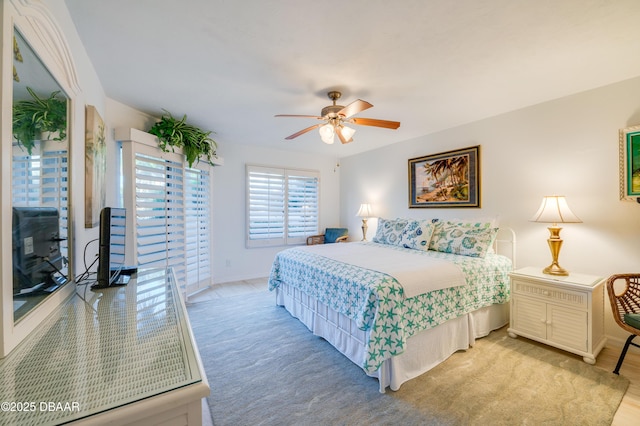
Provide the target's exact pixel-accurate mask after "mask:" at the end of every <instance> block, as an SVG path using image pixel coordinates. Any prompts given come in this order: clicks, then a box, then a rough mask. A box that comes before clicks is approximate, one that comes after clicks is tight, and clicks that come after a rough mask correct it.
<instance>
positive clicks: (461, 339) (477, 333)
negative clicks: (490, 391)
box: [269, 219, 515, 392]
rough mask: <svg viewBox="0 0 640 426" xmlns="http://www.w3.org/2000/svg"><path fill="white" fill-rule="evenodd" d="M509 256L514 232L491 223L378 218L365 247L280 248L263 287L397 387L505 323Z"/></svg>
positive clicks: (359, 244)
mask: <svg viewBox="0 0 640 426" xmlns="http://www.w3.org/2000/svg"><path fill="white" fill-rule="evenodd" d="M469 241H472V244H470V243H469ZM514 257H515V235H514V234H513V232H512V231H511V230H508V229H507V230H499V229H498V228H497V227H495V226H493V224H492V223H491V222H452V221H438V220H429V221H426V220H412V219H393V220H386V219H379V223H378V230H377V231H376V236H375V237H374V239H373V241H372V242H357V243H356V242H353V243H348V244H338V245H317V246H305V247H294V248H290V249H286V250H283V251H281V252H279V253H278V254H277V255H276V257H275V259H274V262H273V265H272V268H271V273H270V276H269V289H270V290H273V291H275V293H276V303H277V304H278V305H280V306H284V307H285V308H286V309H287V311H289V312H290V313H291V315H292V316H293V317H295V318H297V319H299V320H300V321H301V322H302V323H303V324H305V325H306V326H307V328H309V330H310V331H311V332H313V333H314V334H316V335H318V336H320V337H322V338H324V339H325V340H327V341H328V342H329V343H331V344H332V345H333V346H334V347H335V348H336V349H338V350H339V351H340V352H341V353H343V354H344V355H345V356H346V357H347V358H349V359H350V360H351V361H352V362H354V363H355V364H356V365H358V366H359V367H361V368H362V369H363V370H364V372H365V373H366V374H367V375H369V376H372V377H375V378H377V379H378V382H379V390H380V392H384V391H385V389H386V388H387V387H389V388H390V389H392V390H394V391H395V390H398V389H399V388H400V386H401V385H402V384H403V383H404V382H406V381H407V380H410V379H412V378H414V377H417V376H419V375H421V374H423V373H425V372H426V371H428V370H430V369H431V368H433V367H435V366H436V365H438V364H439V363H441V362H442V361H444V360H446V359H447V358H448V357H449V356H450V355H451V354H453V353H454V352H456V351H458V350H466V349H468V348H469V347H470V346H473V344H474V343H475V339H477V338H480V337H483V336H486V335H488V334H489V333H490V332H491V331H492V330H495V329H498V328H500V327H502V326H504V325H505V324H507V323H508V320H509V307H508V301H509V276H508V273H509V272H510V271H511V270H512V269H513V266H514V265H513V259H514Z"/></svg>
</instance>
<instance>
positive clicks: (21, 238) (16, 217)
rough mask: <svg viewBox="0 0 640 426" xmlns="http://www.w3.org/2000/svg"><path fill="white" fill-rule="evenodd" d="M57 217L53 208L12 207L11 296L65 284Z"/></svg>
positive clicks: (56, 212) (46, 289)
mask: <svg viewBox="0 0 640 426" xmlns="http://www.w3.org/2000/svg"><path fill="white" fill-rule="evenodd" d="M59 217H60V215H59V213H58V210H57V209H56V208H53V207H13V217H12V220H13V225H12V229H13V231H12V245H13V250H12V254H13V293H14V295H26V294H29V293H37V292H41V291H53V290H55V289H56V288H58V287H59V286H60V285H62V284H64V283H65V282H66V281H67V277H66V276H65V275H64V274H63V273H62V269H63V267H64V265H63V257H62V254H61V253H60V218H59Z"/></svg>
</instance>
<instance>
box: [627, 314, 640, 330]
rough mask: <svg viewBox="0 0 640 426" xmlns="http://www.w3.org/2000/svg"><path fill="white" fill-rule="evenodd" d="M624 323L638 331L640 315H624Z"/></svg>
mask: <svg viewBox="0 0 640 426" xmlns="http://www.w3.org/2000/svg"><path fill="white" fill-rule="evenodd" d="M624 323H625V324H627V325H630V326H631V327H633V328H637V329H639V330H640V314H624Z"/></svg>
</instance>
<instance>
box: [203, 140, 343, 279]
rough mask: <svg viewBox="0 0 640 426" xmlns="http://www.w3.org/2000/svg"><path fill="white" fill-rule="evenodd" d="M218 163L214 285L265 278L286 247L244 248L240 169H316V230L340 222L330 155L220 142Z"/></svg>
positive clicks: (337, 188) (336, 172)
mask: <svg viewBox="0 0 640 426" xmlns="http://www.w3.org/2000/svg"><path fill="white" fill-rule="evenodd" d="M218 154H219V155H221V156H222V157H223V158H224V165H223V166H220V167H215V168H214V171H213V200H214V202H213V204H214V207H213V239H214V244H213V251H214V253H213V258H214V264H213V277H214V282H215V283H221V282H228V281H237V280H243V279H249V278H257V277H265V276H267V275H268V274H269V271H270V270H271V263H272V262H273V259H274V256H275V254H276V253H277V252H278V251H280V250H283V249H284V248H286V247H282V246H279V247H264V248H250V249H249V248H246V247H245V235H246V232H245V217H246V215H245V196H246V191H245V181H246V179H245V166H246V164H256V165H265V166H274V167H290V168H301V169H308V170H319V171H320V199H321V202H320V229H321V230H324V228H326V227H332V226H338V225H341V223H340V204H339V198H340V195H339V194H340V167H336V165H337V163H338V161H337V159H336V158H334V157H328V156H320V155H317V154H304V153H300V152H291V151H286V150H274V149H267V148H261V147H256V146H249V145H240V144H234V143H224V142H221V143H220V146H219V150H218Z"/></svg>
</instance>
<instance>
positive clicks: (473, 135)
mask: <svg viewBox="0 0 640 426" xmlns="http://www.w3.org/2000/svg"><path fill="white" fill-rule="evenodd" d="M428 119H429V117H425V120H428ZM637 124H640V78H636V79H632V80H628V81H624V82H621V83H617V84H613V85H610V86H606V87H603V88H599V89H596V90H591V91H588V92H584V93H580V94H577V95H574V96H570V97H566V98H562V99H557V100H553V101H550V102H546V103H543V104H539V105H535V106H532V107H529V108H525V109H521V110H518V111H513V112H510V113H507V114H503V115H500V116H497V117H493V118H489V119H486V120H482V121H478V122H475V123H472V124H468V125H464V126H460V127H457V128H454V129H449V130H446V131H443V132H439V133H436V134H431V135H426V136H423V137H420V138H416V139H413V140H410V141H406V142H402V143H398V144H395V145H393V146H389V147H385V148H382V149H378V150H376V151H370V152H367V153H363V154H360V155H356V156H352V157H347V158H343V159H342V161H341V163H342V167H341V169H342V181H341V204H342V207H343V208H342V210H341V218H342V222H343V223H344V224H345V225H348V226H349V228H350V233H351V234H354V233H357V232H361V231H360V225H361V222H360V220H359V219H358V218H356V217H354V214H355V212H356V211H357V208H358V205H359V203H360V202H364V201H368V202H371V203H372V205H373V208H374V209H375V213H376V215H378V216H380V217H386V218H392V217H417V218H426V217H443V218H447V217H448V218H451V217H477V216H494V215H499V216H500V223H501V225H504V226H508V227H511V228H513V229H514V230H515V232H516V235H517V241H518V246H517V250H518V252H517V266H519V267H524V266H540V267H541V268H542V267H544V266H547V265H548V264H549V263H551V254H550V252H549V248H548V246H547V243H546V239H547V238H548V235H549V231H548V230H547V229H546V225H545V224H542V223H534V222H529V218H531V216H533V214H534V213H535V212H536V210H537V209H538V207H539V205H540V201H541V199H542V197H543V196H544V195H553V194H558V195H565V196H566V197H567V201H568V203H569V206H570V207H571V209H572V210H573V212H574V213H575V214H576V215H577V216H578V217H579V218H580V219H582V221H583V223H579V224H565V226H564V227H563V228H564V229H563V231H562V233H561V236H562V237H563V239H564V245H563V247H562V251H561V253H560V259H559V260H560V265H562V266H563V267H564V268H566V269H568V270H569V271H574V272H580V273H585V274H593V275H598V276H602V277H607V276H609V275H611V274H614V273H622V272H640V204H638V203H635V202H628V201H620V200H619V190H618V188H619V179H618V170H619V168H618V130H619V129H620V128H624V127H628V126H632V125H637ZM473 145H480V146H481V186H482V189H481V196H482V206H481V208H479V209H477V208H471V209H434V208H431V209H409V208H408V183H407V180H408V165H407V160H408V159H410V158H415V157H420V156H424V155H429V154H435V153H438V152H443V151H449V150H452V149H457V148H464V147H468V146H473ZM376 224H377V219H372V220H369V232H368V236H369V239H370V238H371V237H373V235H375V228H376ZM608 303H609V302H608V299H607V301H606V305H607V308H606V313H605V319H606V326H607V333H608V334H610V335H615V336H618V337H621V336H625V334H621V333H620V332H619V328H618V327H617V326H616V325H615V324H614V323H613V319H612V316H611V312H610V308H609V306H608Z"/></svg>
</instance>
